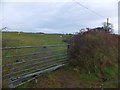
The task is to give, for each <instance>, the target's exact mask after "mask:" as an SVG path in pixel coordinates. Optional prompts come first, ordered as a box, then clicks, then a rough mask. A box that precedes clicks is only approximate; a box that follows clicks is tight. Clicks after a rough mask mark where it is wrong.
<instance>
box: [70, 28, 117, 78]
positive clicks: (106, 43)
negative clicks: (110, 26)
mask: <svg viewBox="0 0 120 90" xmlns="http://www.w3.org/2000/svg"><path fill="white" fill-rule="evenodd" d="M69 44H71V46H70V50H69V51H70V57H71V59H72V60H71V64H72V65H74V66H76V65H77V66H79V67H80V69H84V70H85V71H87V72H89V73H99V74H100V75H98V76H103V77H105V76H106V75H105V73H104V71H103V68H104V67H106V66H107V65H110V66H115V65H117V61H118V36H117V35H113V34H110V33H107V32H99V31H90V30H89V31H86V32H82V33H78V34H76V35H74V36H73V37H71V38H70V39H69ZM101 78H102V77H101Z"/></svg>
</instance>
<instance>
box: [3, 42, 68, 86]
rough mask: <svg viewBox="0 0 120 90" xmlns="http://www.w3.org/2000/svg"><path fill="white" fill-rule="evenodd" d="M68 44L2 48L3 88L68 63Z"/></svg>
mask: <svg viewBox="0 0 120 90" xmlns="http://www.w3.org/2000/svg"><path fill="white" fill-rule="evenodd" d="M68 47H69V45H68V44H59V45H47V46H20V47H5V48H2V64H3V66H2V79H3V88H4V87H9V88H15V87H17V86H19V85H21V84H23V83H25V82H28V81H30V80H32V79H35V78H36V77H38V76H40V75H42V74H44V73H45V72H49V71H53V70H55V69H57V68H59V67H61V66H64V65H65V64H66V63H68V51H67V50H68Z"/></svg>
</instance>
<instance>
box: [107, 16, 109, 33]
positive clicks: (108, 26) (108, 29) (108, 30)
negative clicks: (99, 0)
mask: <svg viewBox="0 0 120 90" xmlns="http://www.w3.org/2000/svg"><path fill="white" fill-rule="evenodd" d="M107 30H108V31H109V18H107Z"/></svg>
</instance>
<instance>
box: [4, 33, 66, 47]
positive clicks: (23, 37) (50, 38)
mask: <svg viewBox="0 0 120 90" xmlns="http://www.w3.org/2000/svg"><path fill="white" fill-rule="evenodd" d="M60 36H63V37H60ZM66 37H68V35H62V34H33V33H21V34H20V35H18V33H15V32H12V33H11V32H9V33H8V32H7V33H5V32H3V33H2V38H3V40H4V39H5V40H6V41H7V42H5V43H6V46H7V47H13V46H39V45H49V44H64V42H62V40H63V39H64V38H66Z"/></svg>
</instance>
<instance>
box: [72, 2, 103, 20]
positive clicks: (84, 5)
mask: <svg viewBox="0 0 120 90" xmlns="http://www.w3.org/2000/svg"><path fill="white" fill-rule="evenodd" d="M73 1H74V2H76V4H78V5H80V6H81V7H83V8H85V9H87V10H89V11H91V12H92V13H94V14H96V15H98V16H99V17H102V18H105V17H104V16H103V15H101V14H99V13H97V12H95V11H93V10H91V9H89V8H88V7H86V6H85V5H83V4H81V3H80V2H77V1H75V0H73Z"/></svg>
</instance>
